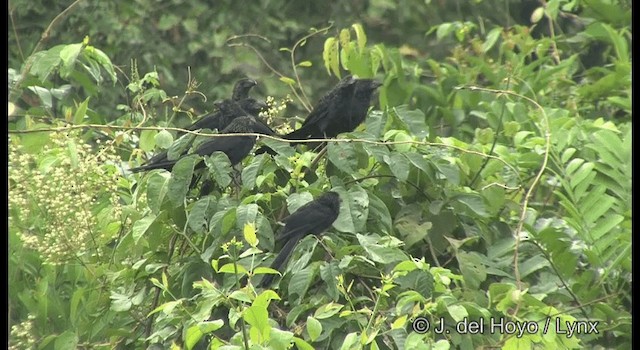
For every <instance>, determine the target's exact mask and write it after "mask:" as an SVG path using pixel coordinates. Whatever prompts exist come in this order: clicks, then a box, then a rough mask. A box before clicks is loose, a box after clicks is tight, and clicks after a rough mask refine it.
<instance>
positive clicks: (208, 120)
mask: <svg viewBox="0 0 640 350" xmlns="http://www.w3.org/2000/svg"><path fill="white" fill-rule="evenodd" d="M214 105H215V106H216V107H217V108H218V110H217V111H216V112H215V113H213V114H210V115H208V116H204V117H203V118H201V119H200V120H198V121H197V122H195V123H193V124H192V125H190V126H188V127H187V130H191V131H195V130H199V129H211V130H213V129H217V130H224V128H226V127H227V126H228V125H229V124H230V123H231V121H233V120H234V119H235V118H238V117H241V116H244V115H255V111H256V110H257V111H260V110H261V109H262V108H264V107H266V104H265V103H263V102H260V101H256V100H255V99H253V98H247V99H244V100H241V101H239V102H234V101H232V100H229V99H226V100H222V101H219V102H216V103H214ZM259 122H260V123H262V122H261V121H259ZM262 124H263V125H264V123H262ZM264 126H265V127H266V128H268V127H267V126H266V125H264ZM269 130H270V133H269V134H268V135H273V131H272V130H271V129H269ZM181 134H182V133H178V135H177V136H180V135H181ZM187 149H188V147H187ZM187 149H185V151H184V152H183V153H182V155H184V154H186V153H187ZM168 160H169V157H168V153H167V151H161V152H158V153H157V154H155V155H154V156H153V157H151V158H149V160H148V161H147V162H146V163H145V165H154V164H159V163H162V162H166V161H168Z"/></svg>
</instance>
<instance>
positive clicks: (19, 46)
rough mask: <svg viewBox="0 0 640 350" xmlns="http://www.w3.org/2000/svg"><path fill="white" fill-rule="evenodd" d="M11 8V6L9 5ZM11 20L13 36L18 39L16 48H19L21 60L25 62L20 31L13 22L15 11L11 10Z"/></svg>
mask: <svg viewBox="0 0 640 350" xmlns="http://www.w3.org/2000/svg"><path fill="white" fill-rule="evenodd" d="M9 7H11V5H9ZM9 19H10V20H11V29H13V35H14V36H15V37H16V46H18V52H19V53H20V59H22V61H23V62H24V53H23V52H22V46H21V45H20V38H19V37H18V31H17V30H16V24H15V22H14V21H13V9H11V8H10V9H9Z"/></svg>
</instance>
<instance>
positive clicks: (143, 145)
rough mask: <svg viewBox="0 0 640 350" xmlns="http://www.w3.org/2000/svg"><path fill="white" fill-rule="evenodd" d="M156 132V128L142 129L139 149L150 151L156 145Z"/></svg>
mask: <svg viewBox="0 0 640 350" xmlns="http://www.w3.org/2000/svg"><path fill="white" fill-rule="evenodd" d="M156 134H158V132H157V131H156V130H142V132H140V144H139V145H138V146H139V147H140V149H142V150H143V151H145V152H149V151H152V150H153V149H154V148H155V146H156V141H155V136H156Z"/></svg>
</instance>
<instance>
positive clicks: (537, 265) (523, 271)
mask: <svg viewBox="0 0 640 350" xmlns="http://www.w3.org/2000/svg"><path fill="white" fill-rule="evenodd" d="M546 267H549V261H548V260H547V259H545V257H544V256H542V255H535V256H532V257H531V258H530V259H528V260H526V261H523V262H522V263H520V277H521V278H525V277H526V276H529V275H530V274H532V273H534V272H536V271H539V270H541V269H544V268H546Z"/></svg>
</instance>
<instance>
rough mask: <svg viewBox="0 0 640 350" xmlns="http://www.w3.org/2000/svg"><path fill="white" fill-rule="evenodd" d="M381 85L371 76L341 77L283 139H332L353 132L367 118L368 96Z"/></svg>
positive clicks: (369, 99) (369, 100)
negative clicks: (363, 77) (302, 120)
mask: <svg viewBox="0 0 640 350" xmlns="http://www.w3.org/2000/svg"><path fill="white" fill-rule="evenodd" d="M380 85H381V84H380V83H379V82H377V81H375V80H372V79H356V78H353V77H352V76H346V77H344V78H343V79H342V80H340V82H339V83H338V84H337V85H336V86H335V87H334V88H333V89H331V91H329V92H328V93H327V94H325V95H324V96H323V97H322V98H321V99H320V101H318V104H317V105H316V106H315V107H314V108H313V110H312V111H311V113H309V115H308V116H307V118H306V119H305V121H304V122H303V123H302V126H301V127H300V128H299V129H298V130H295V131H293V132H291V133H289V134H288V135H286V136H285V137H284V138H287V139H290V140H304V139H307V138H331V137H336V136H338V134H340V133H343V132H351V131H353V130H354V129H355V128H356V127H358V125H360V123H362V122H363V121H364V119H365V118H366V116H367V111H368V110H369V104H370V103H371V97H372V96H373V93H374V92H375V90H376V88H378V87H379V86H380Z"/></svg>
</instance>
